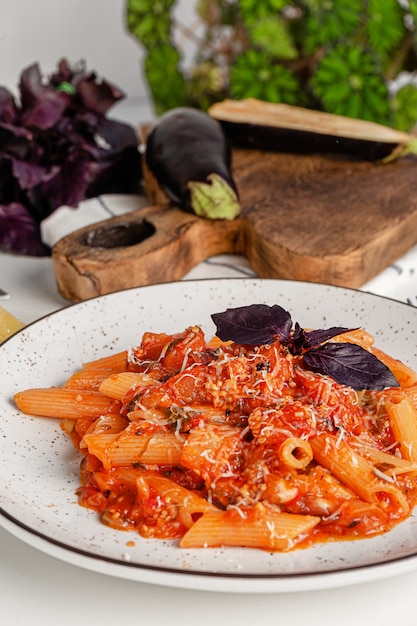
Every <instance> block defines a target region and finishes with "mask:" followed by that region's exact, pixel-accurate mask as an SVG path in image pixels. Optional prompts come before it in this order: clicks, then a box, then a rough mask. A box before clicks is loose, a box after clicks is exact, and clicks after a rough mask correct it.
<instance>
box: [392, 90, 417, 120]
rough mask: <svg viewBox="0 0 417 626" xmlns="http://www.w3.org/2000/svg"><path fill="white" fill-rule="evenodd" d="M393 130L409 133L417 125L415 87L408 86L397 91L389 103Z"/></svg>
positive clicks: (416, 94)
mask: <svg viewBox="0 0 417 626" xmlns="http://www.w3.org/2000/svg"><path fill="white" fill-rule="evenodd" d="M391 110H392V118H393V126H394V128H398V130H404V131H409V130H411V129H412V128H413V126H415V124H416V123H417V87H415V86H414V85H411V84H408V85H405V86H404V87H402V88H401V89H399V91H397V93H396V94H395V95H394V97H393V99H392V102H391Z"/></svg>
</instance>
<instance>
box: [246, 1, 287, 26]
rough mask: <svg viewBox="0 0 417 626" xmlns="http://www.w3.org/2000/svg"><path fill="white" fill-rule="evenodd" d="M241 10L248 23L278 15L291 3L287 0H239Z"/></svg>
mask: <svg viewBox="0 0 417 626" xmlns="http://www.w3.org/2000/svg"><path fill="white" fill-rule="evenodd" d="M238 4H239V8H240V11H241V13H242V17H243V21H244V23H245V24H246V25H250V24H254V23H256V22H258V21H259V20H263V19H265V18H268V17H276V16H277V14H278V13H279V12H280V11H282V9H283V8H284V7H285V6H286V5H287V4H289V3H288V2H287V0H239V2H238Z"/></svg>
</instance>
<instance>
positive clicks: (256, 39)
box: [126, 0, 417, 130]
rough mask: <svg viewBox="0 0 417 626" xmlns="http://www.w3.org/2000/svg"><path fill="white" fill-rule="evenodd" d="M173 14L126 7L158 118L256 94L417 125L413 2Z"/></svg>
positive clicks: (281, 1)
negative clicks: (187, 20)
mask: <svg viewBox="0 0 417 626" xmlns="http://www.w3.org/2000/svg"><path fill="white" fill-rule="evenodd" d="M176 8H177V7H176V2H175V0H157V1H156V2H155V1H153V0H126V23H127V28H128V30H129V32H130V33H131V34H132V35H133V37H135V38H136V39H137V41H138V42H139V44H140V45H141V47H142V48H143V49H144V51H145V57H144V63H143V71H144V76H145V78H146V81H147V84H148V86H149V89H150V93H151V97H152V100H153V104H154V108H155V111H156V113H157V114H160V113H162V112H163V111H165V110H167V109H170V108H174V107H177V106H194V107H198V108H201V109H203V110H206V109H207V108H208V107H209V106H210V105H211V104H212V103H213V102H216V101H219V100H223V99H225V98H233V99H242V98H246V97H255V98H259V99H261V100H266V101H271V102H283V103H287V104H293V105H298V106H303V107H306V108H311V109H316V110H322V111H327V112H329V113H337V114H341V115H346V116H349V117H356V118H360V119H366V120H371V121H375V122H379V123H381V124H386V125H389V126H392V127H394V128H397V129H401V130H410V129H411V128H412V127H413V126H414V124H415V122H416V120H417V86H416V84H415V83H414V82H413V78H414V76H413V72H414V71H415V68H416V64H417V0H299V1H298V0H294V1H293V2H288V1H286V0H263V1H262V2H260V1H259V0H198V1H197V2H196V4H195V8H194V11H195V24H193V26H192V27H191V28H190V27H189V26H188V27H186V26H184V25H183V24H181V23H180V22H179V21H178V19H177V18H176V11H175V9H176ZM190 47H191V48H192V52H191V56H190V53H189V50H190ZM186 52H187V54H186ZM187 56H188V63H187V58H186V57H187Z"/></svg>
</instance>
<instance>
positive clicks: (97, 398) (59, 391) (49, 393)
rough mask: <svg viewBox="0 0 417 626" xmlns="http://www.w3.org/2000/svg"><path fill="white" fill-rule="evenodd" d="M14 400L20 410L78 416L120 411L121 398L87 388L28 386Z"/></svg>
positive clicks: (44, 415)
mask: <svg viewBox="0 0 417 626" xmlns="http://www.w3.org/2000/svg"><path fill="white" fill-rule="evenodd" d="M14 400H15V402H16V405H17V406H18V408H19V409H20V410H21V411H23V413H26V414H28V415H35V416H39V417H58V418H71V419H78V418H80V417H94V416H97V417H98V416H99V415H103V414H104V413H113V412H116V413H117V412H119V411H120V402H118V401H117V400H114V399H113V398H108V397H107V396H105V395H103V394H102V393H100V392H99V391H95V390H88V389H85V390H78V389H63V388H50V389H27V390H25V391H19V392H18V393H16V395H15V396H14Z"/></svg>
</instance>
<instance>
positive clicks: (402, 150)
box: [382, 137, 417, 163]
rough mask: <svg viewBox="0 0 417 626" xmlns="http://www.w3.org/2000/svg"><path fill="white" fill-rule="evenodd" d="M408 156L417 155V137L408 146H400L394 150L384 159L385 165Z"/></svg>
mask: <svg viewBox="0 0 417 626" xmlns="http://www.w3.org/2000/svg"><path fill="white" fill-rule="evenodd" d="M408 154H414V155H417V137H413V138H412V139H410V141H408V143H406V144H400V145H399V146H397V147H396V148H394V150H393V151H392V152H391V153H390V154H389V155H388V156H386V157H385V158H384V159H382V162H383V163H392V161H396V160H397V159H401V158H402V157H405V156H407V155H408Z"/></svg>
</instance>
